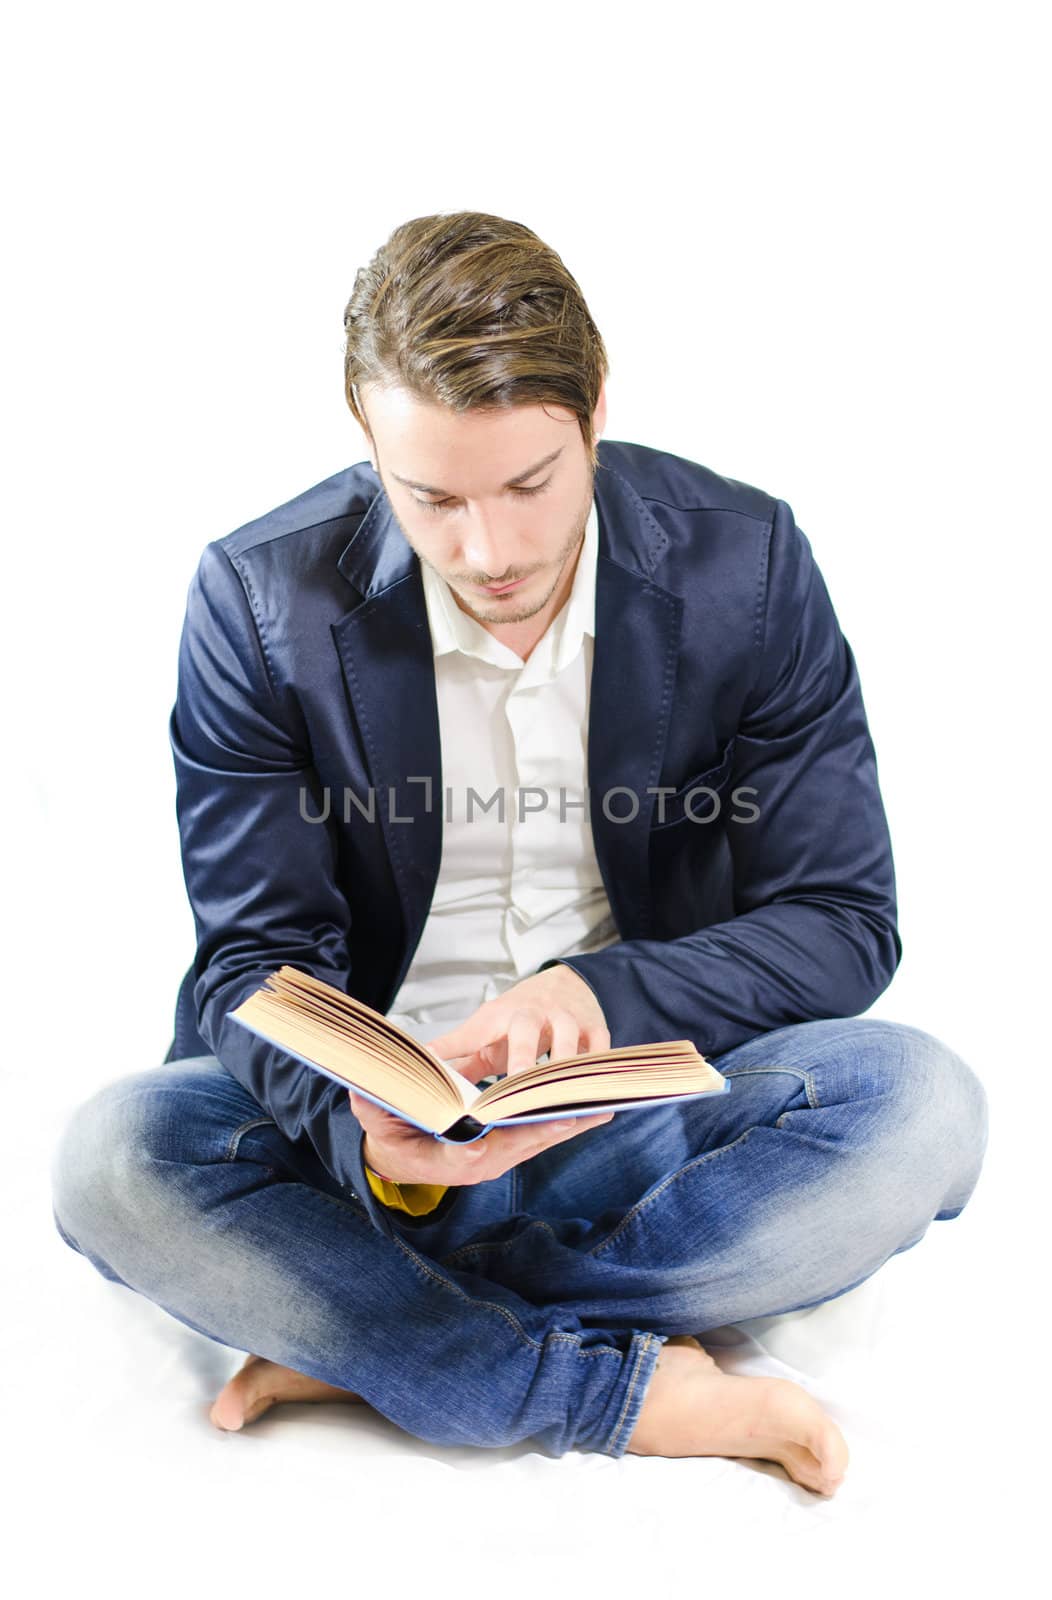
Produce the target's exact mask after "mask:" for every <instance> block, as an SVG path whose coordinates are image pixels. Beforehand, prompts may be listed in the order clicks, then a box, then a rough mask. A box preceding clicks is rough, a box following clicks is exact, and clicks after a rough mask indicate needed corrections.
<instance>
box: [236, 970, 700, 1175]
mask: <svg viewBox="0 0 1052 1600" xmlns="http://www.w3.org/2000/svg"><path fill="white" fill-rule="evenodd" d="M229 1015H230V1017H231V1019H232V1020H233V1021H234V1022H237V1023H238V1024H239V1025H240V1026H242V1027H245V1028H248V1029H249V1031H250V1032H252V1033H255V1034H257V1035H258V1036H259V1037H260V1038H262V1039H265V1040H267V1041H268V1042H269V1043H270V1044H273V1045H276V1046H278V1047H279V1048H280V1049H283V1050H285V1051H286V1052H287V1053H289V1054H290V1055H293V1056H295V1057H296V1058H297V1059H298V1060H300V1061H302V1062H303V1063H304V1064H305V1065H306V1066H308V1067H310V1068H311V1069H312V1070H314V1071H316V1072H320V1073H322V1074H323V1075H324V1076H325V1077H328V1078H330V1079H332V1081H333V1082H335V1083H339V1084H342V1085H343V1086H344V1087H345V1088H347V1087H353V1088H354V1089H355V1090H356V1091H357V1092H358V1093H360V1094H363V1095H364V1096H365V1097H366V1098H367V1099H369V1100H373V1101H375V1102H376V1104H377V1105H379V1106H381V1107H383V1109H384V1110H385V1111H389V1112H393V1113H394V1114H395V1115H396V1116H399V1117H402V1118H404V1120H405V1121H407V1122H410V1123H412V1124H413V1125H414V1126H415V1127H417V1128H420V1129H422V1130H424V1131H425V1132H427V1133H431V1134H433V1135H434V1137H435V1138H436V1139H441V1140H446V1141H448V1142H451V1143H458V1144H461V1143H468V1142H470V1141H471V1140H474V1139H479V1138H481V1137H482V1136H483V1135H484V1134H486V1133H487V1132H488V1131H489V1129H490V1128H492V1127H505V1126H507V1125H509V1124H512V1125H515V1126H518V1125H519V1124H521V1123H524V1122H552V1121H558V1120H560V1119H561V1118H564V1117H566V1116H568V1115H576V1114H578V1113H580V1114H583V1115H593V1114H595V1113H597V1112H601V1111H617V1110H622V1109H624V1110H636V1109H642V1108H643V1107H645V1106H648V1105H655V1104H657V1105H661V1104H666V1103H669V1102H671V1101H679V1100H683V1099H686V1098H688V1097H691V1096H694V1095H700V1094H712V1093H714V1092H720V1091H726V1090H727V1089H729V1087H730V1085H729V1083H728V1082H727V1081H726V1080H725V1079H724V1078H723V1077H722V1075H721V1074H720V1073H719V1072H717V1071H716V1069H715V1067H713V1066H711V1065H710V1064H709V1063H708V1062H707V1061H706V1060H705V1059H704V1057H703V1056H701V1055H699V1053H698V1051H697V1050H696V1049H695V1047H694V1045H693V1044H691V1043H690V1041H689V1040H687V1039H673V1040H664V1041H661V1042H659V1043H655V1044H641V1045H622V1046H619V1047H618V1048H617V1049H607V1050H599V1051H593V1052H590V1053H585V1054H583V1055H581V1054H577V1055H572V1056H567V1057H563V1058H561V1059H559V1060H558V1061H548V1062H538V1063H536V1064H535V1065H533V1066H526V1067H524V1068H522V1069H521V1070H519V1071H518V1072H516V1073H515V1074H514V1075H509V1076H507V1077H504V1078H501V1079H499V1080H498V1081H497V1082H496V1083H492V1084H490V1085H489V1087H488V1088H486V1089H483V1090H479V1089H478V1087H477V1086H476V1085H475V1084H474V1083H472V1082H471V1081H470V1080H469V1079H468V1078H466V1077H464V1076H463V1075H462V1074H461V1073H460V1072H458V1071H456V1070H455V1069H454V1068H453V1067H451V1066H450V1065H449V1064H448V1063H447V1062H446V1061H445V1060H443V1059H442V1058H441V1057H440V1056H438V1055H437V1054H436V1053H435V1052H434V1051H433V1050H431V1049H429V1048H428V1046H427V1045H424V1044H421V1043H420V1041H419V1040H417V1039H414V1038H413V1037H412V1035H410V1034H408V1033H406V1032H405V1031H404V1029H402V1028H399V1027H398V1026H397V1025H396V1024H395V1023H393V1022H391V1021H390V1019H389V1018H387V1017H385V1016H383V1015H382V1014H381V1013H380V1012H378V1011H374V1010H373V1009H372V1008H371V1007H370V1006H367V1005H364V1004H363V1003H362V1001H360V1000H356V999H355V998H354V997H353V996H352V995H348V994H344V993H343V991H342V990H340V989H336V988H334V987H333V986H332V985H331V984H328V983H323V982H322V981H321V979H319V978H315V977H314V976H313V975H312V974H310V973H305V972H301V971H300V970H299V969H298V968H296V967H291V966H282V967H281V968H279V970H278V971H277V972H275V973H272V974H271V975H270V976H269V977H268V978H267V979H266V981H265V983H264V984H263V986H262V988H260V989H257V990H256V991H255V993H254V994H251V995H249V997H248V998H247V999H246V1000H243V1001H242V1002H241V1004H240V1006H238V1007H237V1009H236V1010H234V1011H231V1012H230V1013H229ZM446 1037H447V1038H448V1037H449V1035H447V1036H446Z"/></svg>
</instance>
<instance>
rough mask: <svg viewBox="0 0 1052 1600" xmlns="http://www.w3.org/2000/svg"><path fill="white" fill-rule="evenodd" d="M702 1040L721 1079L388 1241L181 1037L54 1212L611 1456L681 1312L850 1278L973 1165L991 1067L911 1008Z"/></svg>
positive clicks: (303, 1339)
mask: <svg viewBox="0 0 1052 1600" xmlns="http://www.w3.org/2000/svg"><path fill="white" fill-rule="evenodd" d="M713 1063H714V1065H715V1066H717V1067H718V1068H719V1070H720V1071H721V1072H722V1073H724V1074H725V1075H726V1076H727V1077H728V1078H729V1079H730V1082H731V1088H730V1092H729V1093H728V1094H725V1095H720V1096H714V1097H713V1098H712V1099H705V1098H702V1099H698V1100H691V1101H687V1102H684V1103H683V1104H681V1105H672V1106H669V1105H666V1106H655V1107H652V1108H650V1109H648V1110H641V1111H625V1112H619V1113H617V1114H615V1116H614V1120H613V1121H612V1122H610V1123H607V1124H605V1125H603V1126H600V1127H596V1128H593V1129H590V1130H589V1131H588V1132H586V1133H583V1134H580V1135H578V1136H577V1137H576V1138H573V1139H571V1140H569V1141H567V1142H564V1143H562V1144H557V1145H555V1146H554V1147H553V1148H552V1149H550V1150H547V1151H544V1152H543V1153H542V1154H540V1155H537V1156H534V1157H533V1158H532V1159H530V1160H528V1161H526V1162H524V1163H522V1164H521V1165H519V1166H518V1167H513V1168H512V1169H511V1170H510V1171H509V1172H507V1173H505V1174H504V1175H503V1176H502V1177H500V1178H495V1179H493V1180H492V1181H491V1182H487V1183H479V1184H473V1185H465V1186H463V1187H461V1188H459V1189H458V1192H457V1197H456V1200H455V1202H454V1204H453V1206H452V1208H451V1209H450V1210H449V1212H448V1213H447V1214H446V1216H445V1217H444V1218H443V1219H442V1221H440V1222H437V1223H434V1224H428V1223H427V1222H426V1220H425V1221H424V1222H423V1223H420V1222H413V1223H412V1224H411V1225H410V1222H409V1219H407V1221H406V1223H405V1224H404V1225H403V1224H402V1223H400V1222H399V1220H398V1219H399V1215H400V1214H399V1213H397V1212H392V1213H391V1215H392V1218H393V1220H394V1222H395V1228H394V1238H393V1239H392V1238H387V1237H386V1236H385V1235H383V1234H382V1233H381V1232H380V1231H379V1230H378V1229H377V1228H376V1227H375V1226H374V1225H373V1223H372V1221H371V1219H370V1218H369V1217H368V1215H367V1212H366V1210H365V1207H364V1206H363V1205H362V1203H361V1201H360V1200H359V1199H358V1197H357V1196H356V1195H355V1194H354V1193H353V1191H351V1190H350V1189H348V1188H345V1187H342V1186H341V1185H340V1184H339V1183H338V1182H337V1181H336V1180H335V1179H333V1178H332V1177H331V1176H330V1175H329V1174H328V1172H327V1171H326V1170H325V1169H323V1168H322V1167H321V1165H320V1163H319V1161H318V1159H317V1157H316V1156H315V1155H314V1154H313V1152H312V1150H310V1149H307V1148H304V1147H303V1146H302V1144H300V1143H292V1142H290V1141H289V1140H288V1139H287V1138H285V1137H284V1135H283V1134H281V1133H280V1131H279V1130H278V1128H277V1127H276V1126H275V1124H274V1122H273V1121H272V1120H271V1119H270V1118H269V1117H268V1116H267V1115H266V1112H265V1111H264V1109H263V1108H262V1107H261V1106H260V1105H259V1104H258V1103H257V1102H256V1101H255V1100H253V1099H252V1097H251V1096H250V1095H249V1094H248V1093H247V1091H246V1090H245V1089H244V1088H242V1086H241V1085H240V1084H239V1083H238V1082H237V1080H236V1079H235V1078H233V1077H232V1076H231V1074H230V1073H229V1072H227V1071H226V1069H225V1068H224V1067H222V1066H221V1065H220V1063H219V1062H218V1061H217V1060H216V1058H215V1057H214V1056H201V1057H195V1058H193V1059H188V1060H182V1061H172V1062H168V1063H166V1064H164V1065H163V1066H158V1067H153V1068H150V1069H148V1070H147V1071H145V1072H139V1073H134V1074H132V1075H130V1076H127V1077H123V1078H120V1079H117V1080H115V1081H113V1082H111V1083H109V1084H106V1085H105V1086H104V1087H102V1088H101V1089H99V1090H98V1091H97V1092H96V1093H95V1094H94V1095H93V1096H92V1097H91V1098H90V1099H89V1100H87V1101H86V1102H85V1103H84V1104H83V1105H82V1106H81V1107H79V1108H78V1110H77V1111H76V1112H75V1113H74V1114H73V1116H72V1117H71V1118H70V1119H69V1122H68V1124H67V1126H66V1128H65V1130H64V1132H63V1134H62V1137H61V1139H60V1140H59V1143H58V1146H57V1148H56V1151H55V1155H54V1159H53V1165H52V1196H53V1212H54V1218H55V1222H56V1224H57V1226H58V1231H59V1233H60V1234H61V1236H62V1238H63V1239H64V1240H65V1242H66V1243H67V1244H68V1245H70V1246H72V1248H73V1249H74V1250H77V1251H79V1252H80V1253H81V1254H82V1255H84V1256H86V1257H87V1259H88V1260H89V1261H90V1262H91V1263H92V1265H93V1266H94V1267H95V1268H96V1269H97V1270H98V1271H99V1272H100V1273H102V1274H103V1275H104V1276H105V1277H107V1278H110V1279H112V1280H113V1281H114V1282H117V1283H122V1284H125V1285H126V1286H127V1287H128V1288H130V1289H133V1290H135V1291H136V1292H137V1293H139V1294H142V1295H145V1296H146V1297H147V1298H148V1299H149V1300H152V1301H153V1302H154V1303H155V1304H156V1305H158V1306H160V1307H162V1308H163V1309H164V1310H165V1311H166V1312H168V1313H170V1314H171V1315H172V1316H174V1317H176V1318H178V1319H179V1321H181V1322H183V1323H185V1324H186V1325H187V1326H188V1327H191V1328H194V1329H196V1330H197V1332H199V1333H202V1334H205V1335H206V1336H207V1337H208V1338H210V1339H213V1340H216V1341H218V1342H219V1343H220V1344H225V1345H228V1346H230V1347H231V1348H233V1349H236V1350H239V1351H253V1352H255V1353H256V1354H258V1355H261V1356H265V1357H267V1358H268V1359H270V1360H271V1361H276V1362H280V1363H281V1364H282V1365H284V1366H289V1367H293V1368H295V1369H296V1370H297V1371H298V1372H303V1373H306V1374H308V1375H310V1376H312V1377H316V1378H320V1379H322V1380H323V1381H324V1382H326V1383H330V1384H335V1385H337V1386H338V1387H339V1388H343V1389H350V1390H354V1391H356V1392H357V1393H358V1394H360V1395H362V1397H363V1398H364V1399H365V1400H366V1401H368V1403H369V1404H370V1405H371V1406H373V1407H374V1408H375V1409H376V1410H377V1411H379V1412H381V1413H382V1414H383V1415H384V1416H385V1417H387V1418H389V1419H390V1420H391V1421H392V1422H394V1423H396V1424H397V1425H398V1426H399V1427H401V1428H403V1429H405V1430H406V1431H407V1432H409V1433H411V1434H414V1435H416V1436H417V1437H418V1438H420V1439H426V1440H429V1441H431V1442H434V1443H438V1444H474V1445H481V1446H491V1447H492V1446H502V1445H507V1444H511V1443H515V1442H518V1441H520V1440H524V1439H531V1440H533V1441H534V1442H535V1444H536V1446H537V1447H539V1448H540V1449H541V1450H543V1451H544V1452H545V1453H547V1454H550V1455H553V1456H560V1455H562V1454H564V1453H565V1452H566V1451H568V1450H571V1449H578V1450H595V1451H599V1452H601V1453H603V1454H606V1455H610V1456H615V1457H617V1456H621V1455H623V1454H624V1452H625V1450H626V1447H627V1445H628V1442H629V1439H630V1437H631V1434H632V1431H633V1428H634V1427H635V1424H636V1420H637V1418H638V1416H639V1412H640V1409H641V1407H642V1404H643V1399H644V1395H645V1393H646V1389H647V1385H648V1383H649V1380H650V1378H651V1375H652V1374H653V1371H654V1368H655V1365H656V1362H657V1358H658V1354H659V1351H660V1347H661V1345H662V1344H663V1343H664V1341H665V1339H666V1338H667V1337H668V1336H669V1335H671V1334H673V1333H693V1334H700V1335H703V1334H704V1332H705V1330H706V1329H712V1328H717V1327H721V1326H723V1325H725V1324H728V1323H735V1322H739V1321H742V1320H744V1319H746V1318H750V1317H757V1316H765V1315H774V1314H777V1313H780V1312H785V1311H791V1310H795V1309H798V1308H801V1307H805V1306H813V1305H817V1304H818V1303H819V1302H821V1301H823V1300H830V1299H833V1298H835V1297H836V1296H837V1295H840V1294H843V1293H844V1292H845V1291H846V1290H848V1289H851V1288H854V1286H855V1285H856V1284H859V1283H861V1282H862V1281H863V1280H864V1279H865V1278H868V1277H869V1276H870V1275H871V1274H872V1273H873V1272H875V1271H876V1270H877V1269H878V1267H880V1266H881V1265H882V1263H883V1262H885V1261H887V1260H888V1258H889V1257H890V1256H892V1255H894V1254H896V1252H898V1251H900V1250H908V1249H909V1248H910V1247H911V1246H912V1245H914V1244H916V1243H917V1241H918V1240H919V1239H920V1238H921V1237H922V1236H923V1234H924V1233H925V1232H926V1230H927V1228H928V1225H929V1223H930V1222H931V1221H932V1220H933V1219H934V1220H936V1221H944V1220H946V1219H948V1218H951V1217H955V1216H957V1215H958V1214H959V1212H960V1211H961V1210H962V1208H963V1207H964V1205H965V1203H966V1202H967V1200H968V1198H969V1196H970V1195H971V1193H972V1190H973V1188H974V1187H975V1184H976V1182H977V1180H978V1176H979V1171H980V1167H981V1165H982V1160H983V1154H984V1151H985V1148H986V1139H987V1100H986V1094H985V1091H984V1089H983V1087H982V1084H981V1083H980V1081H979V1079H978V1078H977V1077H976V1075H975V1074H974V1072H973V1071H972V1070H971V1068H970V1067H968V1066H967V1065H966V1064H965V1062H964V1061H962V1060H961V1059H960V1057H959V1056H957V1055H955V1054H954V1053H953V1052H952V1051H951V1050H950V1049H949V1048H948V1047H947V1046H946V1045H944V1044H942V1043H941V1042H940V1041H939V1040H938V1039H936V1038H934V1037H932V1036H931V1035H930V1034H927V1033H923V1032H921V1030H920V1029H918V1028H911V1027H907V1026H904V1025H901V1024H898V1023H892V1022H886V1021H880V1020H875V1019H868V1018H859V1017H854V1018H847V1019H843V1020H831V1021H818V1022H807V1023H801V1024H798V1025H795V1026H791V1027H785V1028H780V1029H777V1030H776V1031H774V1032H771V1033H767V1034H762V1035H759V1036H757V1037H756V1038H754V1039H751V1040H749V1041H748V1042H746V1043H745V1044H742V1045H740V1046H738V1047H737V1048H735V1049H733V1050H729V1051H727V1052H726V1054H724V1055H723V1056H720V1057H714V1058H713Z"/></svg>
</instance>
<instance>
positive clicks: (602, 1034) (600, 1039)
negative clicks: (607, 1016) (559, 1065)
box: [581, 1022, 610, 1055]
mask: <svg viewBox="0 0 1052 1600" xmlns="http://www.w3.org/2000/svg"><path fill="white" fill-rule="evenodd" d="M582 1038H583V1040H584V1042H583V1044H582V1045H581V1054H582V1055H584V1054H585V1052H586V1051H587V1052H588V1053H589V1054H592V1053H593V1052H594V1053H595V1054H598V1053H599V1051H600V1050H609V1049H610V1029H609V1028H608V1027H607V1026H606V1023H605V1022H597V1023H595V1024H594V1025H593V1026H592V1027H590V1028H586V1029H585V1030H584V1033H583V1035H582Z"/></svg>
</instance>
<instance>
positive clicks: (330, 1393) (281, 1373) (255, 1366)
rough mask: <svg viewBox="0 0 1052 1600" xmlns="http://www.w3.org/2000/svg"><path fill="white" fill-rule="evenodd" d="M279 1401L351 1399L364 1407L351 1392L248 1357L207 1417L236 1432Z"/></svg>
mask: <svg viewBox="0 0 1052 1600" xmlns="http://www.w3.org/2000/svg"><path fill="white" fill-rule="evenodd" d="M282 1400H295V1401H297V1402H299V1401H304V1400H350V1401H356V1402H357V1403H358V1404H359V1405H365V1404H366V1402H365V1401H364V1400H363V1399H362V1397H361V1395H360V1394H353V1393H352V1392H351V1390H350V1389H337V1388H336V1387H335V1386H334V1385H333V1384H331V1383H322V1382H321V1380H320V1378H308V1377H306V1376H305V1374H304V1373H302V1372H296V1371H294V1370H293V1368H292V1367H279V1366H278V1364H277V1362H276V1361H267V1360H265V1359H264V1357H263V1356H247V1357H246V1359H245V1362H244V1364H243V1366H242V1367H241V1369H240V1371H238V1372H235V1374H234V1376H233V1377H232V1378H231V1380H230V1382H229V1383H228V1384H226V1385H225V1387H224V1388H223V1389H221V1390H220V1392H219V1394H218V1396H217V1397H216V1400H215V1403H214V1404H213V1406H212V1409H211V1411H210V1412H209V1413H208V1415H209V1418H210V1419H211V1421H212V1422H214V1423H215V1425H216V1427H217V1428H225V1429H227V1431H229V1432H236V1431H237V1429H238V1428H241V1427H243V1426H244V1424H245V1423H246V1422H255V1420H256V1418H257V1417H261V1416H262V1415H263V1413H264V1411H269V1410H270V1408H271V1406H274V1405H279V1404H280V1403H281V1401H282Z"/></svg>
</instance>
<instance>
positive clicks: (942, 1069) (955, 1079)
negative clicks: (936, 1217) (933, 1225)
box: [856, 1018, 989, 1214]
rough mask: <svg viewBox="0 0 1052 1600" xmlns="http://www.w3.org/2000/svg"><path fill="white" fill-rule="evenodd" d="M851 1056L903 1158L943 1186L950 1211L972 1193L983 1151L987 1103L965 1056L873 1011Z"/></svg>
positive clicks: (980, 1083)
mask: <svg viewBox="0 0 1052 1600" xmlns="http://www.w3.org/2000/svg"><path fill="white" fill-rule="evenodd" d="M856 1046H857V1052H858V1054H857V1057H856V1060H857V1063H858V1068H859V1071H860V1076H861V1078H862V1080H863V1082H864V1085H865V1087H864V1088H863V1093H864V1094H868V1095H872V1096H873V1097H874V1098H875V1100H876V1102H877V1103H879V1104H880V1106H881V1108H882V1111H883V1114H884V1125H885V1128H886V1130H887V1132H888V1134H889V1137H890V1138H891V1139H892V1140H893V1141H894V1144H895V1146H896V1148H897V1150H898V1152H899V1158H900V1159H901V1160H902V1161H907V1160H908V1161H909V1162H910V1163H911V1165H913V1166H914V1167H915V1168H916V1169H917V1170H918V1171H920V1172H922V1173H925V1174H930V1175H931V1176H932V1177H933V1178H935V1179H936V1180H937V1181H938V1183H939V1184H940V1185H941V1186H942V1190H943V1192H944V1196H945V1198H944V1201H943V1208H944V1210H948V1211H949V1212H952V1214H956V1212H957V1211H959V1210H960V1209H961V1207H962V1206H963V1205H964V1202H965V1201H966V1200H967V1198H968V1196H969V1195H970V1194H971V1192H972V1190H973V1188H974V1187H975V1184H976V1182H977V1181H978V1177H979V1172H980V1169H981V1167H982V1163H983V1157H984V1155H985V1152H986V1144H987V1137H988V1132H989V1103H988V1100H987V1095H986V1090H985V1088H984V1087H983V1084H982V1082H981V1081H980V1079H979V1077H978V1076H977V1074H976V1073H975V1072H974V1071H973V1069H972V1068H971V1067H970V1066H969V1065H968V1063H967V1062H966V1061H964V1060H962V1058H961V1057H960V1056H959V1055H957V1053H956V1052H955V1051H953V1050H951V1049H950V1047H949V1046H948V1045H947V1044H945V1043H943V1041H942V1040H941V1039H938V1038H936V1037H935V1036H934V1035H933V1034H930V1033H926V1032H925V1031H924V1030H923V1029H921V1028H914V1027H909V1026H907V1025H906V1024H904V1023H896V1022H889V1021H883V1020H881V1019H878V1018H864V1019H861V1020H860V1024H859V1029H858V1032H857V1036H856Z"/></svg>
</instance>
